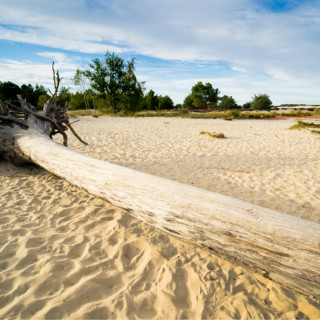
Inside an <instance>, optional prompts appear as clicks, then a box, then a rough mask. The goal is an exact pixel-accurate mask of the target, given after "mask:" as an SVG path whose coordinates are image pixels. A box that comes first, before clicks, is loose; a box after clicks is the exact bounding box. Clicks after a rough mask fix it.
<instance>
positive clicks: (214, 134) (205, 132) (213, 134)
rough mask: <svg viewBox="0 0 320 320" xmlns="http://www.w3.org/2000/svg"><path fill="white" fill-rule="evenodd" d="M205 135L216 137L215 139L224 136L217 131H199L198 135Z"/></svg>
mask: <svg viewBox="0 0 320 320" xmlns="http://www.w3.org/2000/svg"><path fill="white" fill-rule="evenodd" d="M203 134H205V135H207V136H209V137H210V138H217V139H224V138H226V136H225V135H224V134H223V133H221V132H220V133H217V132H208V131H200V135H203Z"/></svg>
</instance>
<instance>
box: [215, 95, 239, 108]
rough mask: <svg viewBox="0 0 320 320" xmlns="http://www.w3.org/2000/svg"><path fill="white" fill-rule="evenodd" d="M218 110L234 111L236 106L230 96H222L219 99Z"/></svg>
mask: <svg viewBox="0 0 320 320" xmlns="http://www.w3.org/2000/svg"><path fill="white" fill-rule="evenodd" d="M218 108H220V109H224V110H229V109H236V108H238V105H237V103H236V101H235V100H234V99H233V97H232V96H227V95H224V96H223V97H222V98H221V99H220V102H219V104H218Z"/></svg>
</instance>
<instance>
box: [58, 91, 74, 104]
mask: <svg viewBox="0 0 320 320" xmlns="http://www.w3.org/2000/svg"><path fill="white" fill-rule="evenodd" d="M71 96H72V95H71V93H70V88H66V87H61V88H60V90H59V94H58V98H59V104H60V105H61V106H64V105H65V104H66V103H70V101H71Z"/></svg>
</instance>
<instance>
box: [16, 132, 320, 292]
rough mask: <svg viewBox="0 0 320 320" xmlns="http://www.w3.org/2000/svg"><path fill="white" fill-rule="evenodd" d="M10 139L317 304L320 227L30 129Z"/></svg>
mask: <svg viewBox="0 0 320 320" xmlns="http://www.w3.org/2000/svg"><path fill="white" fill-rule="evenodd" d="M18 130H19V131H21V129H20V128H19V129H18ZM15 136H16V137H17V138H16V142H17V145H18V146H19V148H20V149H21V151H22V152H23V153H24V154H26V155H27V156H28V157H29V158H30V159H31V160H32V161H33V162H35V163H37V164H38V165H40V166H42V167H44V168H46V169H47V170H49V171H50V172H53V173H54V174H56V175H58V176H60V177H63V178H65V179H66V180H68V181H69V182H70V183H72V184H74V185H76V186H79V187H81V188H84V189H86V190H87V191H88V192H90V193H92V194H94V195H96V196H99V197H101V198H103V199H106V200H107V201H109V202H110V203H112V204H114V205H115V206H118V207H120V208H123V209H124V210H126V211H128V212H130V213H131V214H132V215H133V216H135V217H137V218H138V219H141V220H142V221H145V222H147V223H149V224H151V225H152V226H155V227H157V228H159V229H161V230H164V231H166V232H169V233H170V234H173V235H175V236H178V237H180V238H183V239H185V240H187V241H191V242H193V243H196V244H200V245H204V246H206V247H209V248H210V249H211V250H213V251H214V252H215V253H216V254H218V255H220V254H222V255H223V257H225V258H228V259H231V260H233V261H238V262H240V263H241V264H243V265H245V266H247V267H250V268H254V269H256V270H258V271H261V272H265V274H266V275H268V276H270V278H272V279H274V280H276V281H278V282H280V283H282V284H284V285H286V286H288V287H290V288H293V289H295V290H297V291H300V292H303V293H305V294H307V295H314V296H315V297H317V298H319V297H320V264H319V258H320V229H319V225H318V224H316V223H313V222H310V221H306V220H303V219H300V218H297V217H294V216H291V215H287V214H283V213H279V212H275V211H272V210H268V209H265V208H262V207H258V206H256V205H253V204H249V203H246V202H243V201H240V200H237V199H233V198H231V197H226V196H223V195H219V194H215V193H212V192H209V191H205V190H202V189H199V188H195V187H192V186H188V185H184V184H181V183H177V182H174V181H170V180H166V179H163V178H159V177H156V176H152V175H149V174H145V173H142V172H138V171H135V170H132V169H128V168H124V167H121V166H118V165H114V164H110V163H107V162H104V161H100V160H96V159H93V158H90V157H87V156H85V155H82V154H80V153H78V152H75V151H72V150H70V149H68V148H66V147H64V146H62V145H59V144H57V143H55V142H53V141H52V140H50V139H49V138H48V137H47V136H45V135H44V134H39V132H38V131H36V130H34V129H31V130H30V129H29V130H27V131H26V132H25V131H24V132H23V134H21V132H20V133H18V132H17V133H16V134H15Z"/></svg>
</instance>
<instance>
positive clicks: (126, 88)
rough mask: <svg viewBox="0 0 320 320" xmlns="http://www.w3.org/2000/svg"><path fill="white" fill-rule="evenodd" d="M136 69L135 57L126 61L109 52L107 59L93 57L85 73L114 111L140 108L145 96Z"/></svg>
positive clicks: (93, 86)
mask: <svg viewBox="0 0 320 320" xmlns="http://www.w3.org/2000/svg"><path fill="white" fill-rule="evenodd" d="M134 69H135V67H134V59H131V60H130V61H129V62H125V61H124V60H123V59H122V58H121V57H119V56H117V55H115V54H114V53H110V52H107V53H106V54H105V60H99V59H93V60H92V63H90V64H89V69H88V70H86V71H84V72H83V74H84V75H85V76H86V77H87V78H88V79H89V80H90V83H91V87H92V88H93V89H94V90H95V91H96V92H98V93H99V94H100V95H101V96H102V97H103V98H105V99H106V102H107V104H108V106H109V107H110V109H112V110H113V111H114V112H118V111H120V110H130V111H131V110H132V111H133V110H136V109H138V108H139V106H140V103H141V100H142V98H143V83H141V82H138V80H137V78H136V76H135V74H134Z"/></svg>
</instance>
